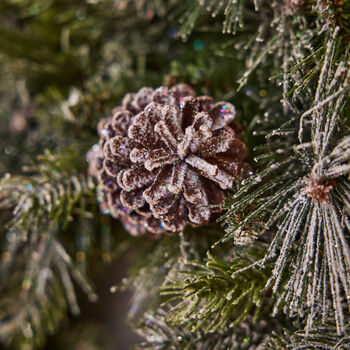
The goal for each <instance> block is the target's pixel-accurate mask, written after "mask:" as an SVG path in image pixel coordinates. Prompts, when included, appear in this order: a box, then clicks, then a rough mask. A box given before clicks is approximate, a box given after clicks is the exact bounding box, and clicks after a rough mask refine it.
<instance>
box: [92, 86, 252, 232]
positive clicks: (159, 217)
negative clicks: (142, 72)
mask: <svg viewBox="0 0 350 350" xmlns="http://www.w3.org/2000/svg"><path fill="white" fill-rule="evenodd" d="M194 96H195V94H194V92H193V90H192V89H191V88H190V87H189V86H187V85H183V84H180V85H175V86H174V87H173V88H172V89H171V90H170V91H168V89H167V88H165V87H160V88H158V89H157V90H153V89H151V88H142V89H141V90H140V91H139V92H138V93H136V94H128V95H127V96H126V97H125V98H124V100H123V104H122V106H121V107H117V108H116V109H115V110H114V111H113V114H112V116H111V117H108V118H106V119H104V120H102V121H101V122H100V124H99V127H98V130H99V135H100V143H99V145H95V146H94V147H93V149H92V151H90V153H89V154H88V160H89V162H90V168H89V171H90V173H91V174H92V175H94V176H96V177H97V178H98V180H99V183H100V185H101V188H100V190H99V200H100V202H101V206H102V209H103V210H105V211H110V213H111V215H112V216H114V217H116V218H119V219H121V221H122V222H123V223H124V225H125V226H126V228H127V229H128V230H129V231H130V233H132V234H135V235H136V234H141V233H145V232H150V233H153V234H160V233H166V232H177V231H180V230H182V229H183V228H184V227H185V226H186V224H187V223H192V224H196V225H200V224H204V223H207V222H210V221H211V220H213V219H214V218H215V212H217V211H220V205H221V204H222V203H223V201H224V191H223V190H225V189H229V188H231V187H232V185H233V182H234V180H235V178H237V177H240V176H242V175H247V173H249V172H250V167H249V165H248V164H247V163H245V162H244V158H245V155H246V147H245V145H244V144H243V143H242V141H241V140H240V139H239V136H240V134H241V128H240V126H239V125H238V124H236V123H233V119H234V117H235V109H234V107H233V105H231V104H230V103H227V102H218V103H215V102H214V100H213V99H212V98H210V97H208V96H200V97H197V98H195V97H194ZM228 125H230V126H228ZM213 208H214V209H213Z"/></svg>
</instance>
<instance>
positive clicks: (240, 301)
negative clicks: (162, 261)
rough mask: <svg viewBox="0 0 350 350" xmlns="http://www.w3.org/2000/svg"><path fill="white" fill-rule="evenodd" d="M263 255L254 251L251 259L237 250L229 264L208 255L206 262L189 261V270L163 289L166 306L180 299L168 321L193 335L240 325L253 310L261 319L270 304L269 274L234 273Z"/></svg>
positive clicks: (183, 271)
mask: <svg viewBox="0 0 350 350" xmlns="http://www.w3.org/2000/svg"><path fill="white" fill-rule="evenodd" d="M248 254H249V252H248ZM259 254H261V252H259V250H257V251H251V252H250V255H251V256H249V255H246V254H243V252H242V253H239V252H238V251H235V252H234V253H233V257H232V256H230V259H229V262H226V261H222V260H219V259H218V258H216V257H214V256H213V255H212V254H210V253H208V257H207V258H206V259H205V260H204V262H203V263H202V262H198V261H187V263H186V266H187V268H186V269H184V270H181V271H179V272H178V273H177V274H175V276H174V277H172V278H169V276H168V278H167V281H168V282H167V283H166V284H165V285H164V286H163V287H162V288H161V295H163V296H166V297H167V298H168V299H167V300H166V301H165V304H169V303H171V302H172V301H173V300H178V299H180V300H179V302H178V303H176V304H175V305H174V306H172V307H171V308H170V310H169V311H168V316H167V319H168V321H169V322H170V323H171V324H175V325H176V324H183V325H184V326H186V328H188V329H189V330H190V331H191V332H195V331H198V330H202V331H203V332H204V333H208V332H209V333H211V332H215V331H216V330H217V329H219V328H224V327H226V326H227V325H229V327H234V326H236V325H237V324H239V323H240V322H241V321H242V320H243V319H244V318H245V317H246V315H247V314H248V313H250V312H252V310H255V317H257V316H258V314H259V312H260V308H261V307H262V306H263V304H266V303H265V302H264V299H265V297H264V294H263V293H262V290H263V288H264V285H265V283H266V281H267V276H268V272H267V271H260V270H255V269H254V270H247V272H246V273H244V274H243V273H242V274H238V275H236V276H235V277H232V273H233V272H234V271H237V270H240V269H242V268H244V267H246V266H249V265H251V263H252V261H254V259H253V258H252V256H255V258H256V256H257V255H258V256H259ZM260 256H261V255H260Z"/></svg>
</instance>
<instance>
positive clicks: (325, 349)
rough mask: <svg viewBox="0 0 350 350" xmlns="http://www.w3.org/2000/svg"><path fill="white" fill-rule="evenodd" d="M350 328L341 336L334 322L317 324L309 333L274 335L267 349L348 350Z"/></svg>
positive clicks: (289, 332)
mask: <svg viewBox="0 0 350 350" xmlns="http://www.w3.org/2000/svg"><path fill="white" fill-rule="evenodd" d="M349 331H350V329H349V326H347V327H346V333H345V334H342V335H339V334H337V329H336V326H335V324H334V321H333V322H332V320H328V321H327V323H325V324H317V325H315V327H314V328H312V329H310V330H309V331H308V332H307V333H305V332H303V331H296V332H294V333H293V332H291V331H287V330H285V331H284V332H283V333H282V335H276V334H274V335H273V336H272V338H271V340H270V342H269V345H268V346H267V349H271V350H272V349H273V350H282V349H283V350H284V349H292V350H301V349H310V350H311V349H315V350H316V349H318V350H319V349H322V350H337V349H339V350H340V349H344V350H345V349H348V348H349V344H350V337H349V336H348V334H349Z"/></svg>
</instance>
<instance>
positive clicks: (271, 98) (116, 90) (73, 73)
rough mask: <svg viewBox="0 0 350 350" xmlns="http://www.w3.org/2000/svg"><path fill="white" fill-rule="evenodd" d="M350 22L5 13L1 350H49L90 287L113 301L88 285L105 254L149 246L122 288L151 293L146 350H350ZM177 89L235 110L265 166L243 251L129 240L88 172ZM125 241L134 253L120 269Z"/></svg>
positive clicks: (261, 15) (232, 229)
mask: <svg viewBox="0 0 350 350" xmlns="http://www.w3.org/2000/svg"><path fill="white" fill-rule="evenodd" d="M349 6H350V2H349V0H344V1H335V0H334V1H331V0H329V1H328V0H326V1H323V0H305V1H299V2H296V1H287V0H283V1H277V0H273V1H265V0H255V1H253V0H251V1H243V0H237V1H229V0H224V1H221V0H195V1H192V0H186V1H177V0H168V1H162V0H151V1H146V0H140V1H139V0H121V1H114V0H86V1H85V0H73V1H67V0H49V1H44V0H34V1H29V0H2V1H1V3H0V33H1V35H0V73H1V76H2V80H1V82H0V147H1V148H2V149H4V151H5V152H3V153H2V154H0V173H1V174H5V173H9V174H6V175H4V177H3V178H2V180H1V181H0V207H1V215H0V224H1V225H2V227H3V229H2V232H1V233H2V235H1V237H0V249H1V260H2V261H1V265H0V286H1V287H0V298H1V299H0V310H1V311H0V339H1V341H3V342H4V343H6V344H8V346H9V347H10V348H15V349H21V350H27V349H35V348H40V346H43V345H44V344H45V339H46V336H47V334H51V333H52V332H54V331H55V330H56V329H57V328H58V326H59V324H60V322H61V320H63V319H64V318H65V317H66V315H67V313H69V312H70V313H72V314H78V312H79V306H78V303H77V300H76V299H77V298H76V293H75V288H74V286H75V285H77V286H80V287H81V288H82V289H83V290H84V291H85V292H86V293H87V294H88V296H90V299H91V300H95V299H96V296H95V294H94V292H93V289H92V287H91V283H90V282H89V279H88V278H87V277H86V276H87V275H89V273H90V272H91V271H94V268H91V267H92V265H95V264H94V263H95V255H94V251H95V250H97V249H98V247H96V244H95V243H97V241H98V239H97V238H101V240H102V243H101V245H102V246H103V247H104V249H106V251H108V253H107V252H106V253H105V254H104V255H103V256H104V259H105V261H108V260H110V259H111V258H112V257H113V256H115V255H117V254H118V252H121V251H126V250H127V249H128V248H129V247H130V246H137V253H138V254H137V255H136V259H137V263H136V264H135V265H136V266H134V269H132V272H131V273H130V277H129V278H127V279H125V280H124V282H123V283H122V288H131V289H132V290H133V296H132V300H131V310H130V313H129V316H130V319H131V321H132V322H133V323H138V327H139V328H138V332H139V334H141V335H142V336H143V337H144V338H145V340H146V341H145V343H143V344H142V345H140V348H145V349H227V348H233V349H262V348H266V347H267V343H268V342H269V338H270V336H271V334H272V331H274V332H275V333H276V335H274V336H273V337H272V339H271V340H270V345H269V346H270V348H271V349H288V348H290V349H301V348H303V349H305V348H306V349H309V348H310V349H313V348H315V349H317V348H320V349H322V348H324V349H342V348H346V347H347V346H348V344H349V341H348V338H347V337H346V334H347V333H348V332H349V330H348V323H349V316H348V313H347V312H346V311H345V309H346V307H348V306H349V305H348V303H349V299H348V298H347V299H346V296H348V295H349V292H350V285H349V283H350V282H349V277H348V276H349V274H350V260H349V259H350V258H349V256H350V255H349V229H350V222H349V213H350V192H349V191H350V186H349V181H348V180H349V171H350V155H349V149H350V141H349V140H350V139H349V136H348V130H347V128H348V127H349V115H350V113H349V111H350V107H349V103H348V99H349V95H348V92H349V84H350V82H349V45H348V44H349V30H350V29H349V24H348V23H349V18H350V17H349V12H350V7H349ZM177 20H179V21H180V24H179V23H178V22H177ZM337 26H339V28H338V27H337ZM335 28H337V29H335ZM231 34H234V35H231ZM177 36H179V37H181V38H182V39H186V40H187V42H181V41H180V40H176V37H177ZM176 82H185V83H189V84H191V85H192V87H193V88H194V89H195V90H196V91H197V92H198V93H201V94H208V95H210V96H213V97H214V98H215V99H218V100H219V99H222V100H230V101H231V102H233V104H234V105H235V107H236V109H237V119H238V121H239V122H240V123H241V124H242V126H243V129H244V135H243V138H244V140H245V142H246V144H247V146H248V151H249V156H248V157H249V158H250V159H251V160H252V159H253V152H252V151H253V149H254V147H255V146H257V147H256V152H257V154H255V155H256V160H257V162H256V163H255V166H254V168H255V169H254V171H255V175H254V176H252V177H251V178H249V179H246V180H244V181H243V182H242V183H241V184H237V187H239V188H240V189H239V190H238V191H237V192H236V193H234V191H232V192H230V193H229V194H228V197H227V201H226V204H225V210H226V213H225V215H224V216H223V218H222V221H223V222H224V224H225V229H226V234H222V232H221V230H220V229H219V228H218V227H212V228H210V229H204V228H196V229H188V230H186V232H185V233H182V234H181V235H180V238H179V237H177V236H175V237H165V238H162V239H160V240H159V241H150V240H149V239H147V238H140V239H139V238H137V239H134V238H128V236H124V235H123V231H122V229H121V228H120V226H119V225H117V224H116V223H115V222H113V221H112V222H110V221H109V219H108V218H107V217H101V216H100V215H99V214H98V212H97V208H96V200H95V184H94V183H93V182H92V181H91V178H90V177H89V176H87V175H86V174H85V173H86V162H85V154H86V152H87V150H88V149H89V148H90V147H91V145H92V144H93V143H94V142H96V140H97V135H96V125H97V123H98V121H99V120H100V119H101V118H104V117H106V116H107V115H109V113H110V112H111V110H112V109H113V108H114V107H115V106H116V105H118V104H119V103H120V101H121V98H122V97H123V96H124V95H125V94H126V93H127V92H132V91H136V90H138V89H139V88H140V87H142V86H152V87H156V86H159V85H160V84H165V85H172V84H174V83H176ZM239 88H240V91H237V90H238V89H239ZM270 130H273V131H272V132H271V131H270ZM253 134H254V135H255V136H254V135H253ZM259 136H266V138H265V139H263V138H262V137H259ZM46 149H50V150H51V151H45V150H46ZM37 154H43V155H42V156H40V157H39V158H38V162H37V163H36V164H33V165H32V166H30V167H28V166H24V165H26V164H29V163H30V162H32V160H33V159H35V156H36V155H37ZM10 174H11V175H10ZM313 178H316V180H317V181H318V183H317V182H316V185H317V186H319V188H321V189H322V188H323V190H324V189H325V188H327V191H328V190H329V193H327V195H326V197H325V198H326V199H325V200H322V201H318V200H316V201H315V199H314V198H316V197H317V194H315V186H316V185H315V182H314V183H313V182H312V181H311V180H312V179H313ZM322 186H323V187H322ZM313 191H314V192H313ZM312 195H313V196H314V197H313V196H312ZM111 223H112V224H111ZM190 231H193V232H190ZM111 232H116V233H117V235H118V238H117V239H118V241H119V242H120V243H121V244H119V246H118V248H117V249H115V250H112V251H111V252H110V251H109V249H110V246H111V244H110V240H111ZM99 236H100V237H99ZM232 239H233V240H234V243H235V244H236V245H241V246H242V245H243V246H246V245H248V244H252V248H247V247H243V248H242V247H234V248H233V247H232V246H231V243H232ZM257 239H258V240H259V241H260V242H254V243H252V242H253V241H255V240H257ZM215 241H219V242H221V243H223V242H226V243H225V244H220V245H216V246H215V250H213V247H212V244H213V242H215ZM257 247H260V248H257ZM256 249H257V250H256ZM229 252H231V253H230V257H228V254H229ZM74 255H75V257H74ZM205 256H206V258H204V257H205ZM160 291H161V294H162V296H160V295H159V292H160ZM269 293H272V294H273V295H272V296H271V295H270V294H269ZM162 301H165V303H166V305H165V306H163V307H162V308H159V304H160V303H161V302H162ZM280 310H283V311H284V313H285V315H287V317H288V319H285V318H284V317H285V316H284V315H283V314H282V313H281V312H280ZM271 313H274V315H275V317H276V318H275V319H272V318H271V317H270V316H271ZM294 318H298V319H299V323H298V324H297V325H292V324H291V323H290V319H294ZM322 322H323V324H322ZM282 327H284V328H285V329H286V331H285V332H284V333H283V334H281V328H282ZM303 327H305V328H306V331H304V330H302V328H303ZM295 328H297V329H296V330H295ZM342 332H343V333H342ZM78 333H81V334H85V333H84V331H83V330H81V331H80V330H79V331H78ZM89 333H92V332H89ZM78 336H79V334H78ZM76 337H77V334H73V335H72V337H70V336H69V335H67V336H65V338H67V339H68V338H69V340H72V341H71V342H69V341H67V342H62V344H65V345H62V346H63V347H64V346H65V347H73V346H76V344H78V343H76V342H75V341H74V340H75V339H76ZM82 337H85V335H82ZM97 343H99V344H101V345H100V347H104V346H106V345H105V344H103V342H100V341H99V339H97ZM85 345H86V344H85ZM83 346H84V344H83Z"/></svg>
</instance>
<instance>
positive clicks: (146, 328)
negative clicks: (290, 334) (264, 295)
mask: <svg viewBox="0 0 350 350" xmlns="http://www.w3.org/2000/svg"><path fill="white" fill-rule="evenodd" d="M167 312H168V309H167V308H163V309H158V310H157V312H155V313H154V314H150V313H147V314H145V316H144V319H143V320H141V321H140V322H139V324H138V327H139V328H138V330H137V331H138V333H139V334H140V335H141V336H142V337H144V338H145V339H146V341H145V342H143V343H141V344H139V345H138V346H137V349H149V350H154V349H156V350H167V349H170V350H175V349H181V350H192V349H196V350H206V349H214V350H227V349H237V350H244V349H250V350H258V349H263V348H264V347H265V346H266V345H267V343H268V340H269V336H270V334H271V330H272V329H276V328H279V326H278V325H277V324H276V322H275V321H274V320H273V319H270V318H269V317H268V316H267V315H265V316H264V320H259V321H255V322H254V321H253V318H252V316H248V317H246V319H245V320H244V321H242V322H241V323H240V324H239V325H237V326H235V327H227V328H225V329H224V330H218V331H216V332H214V333H205V332H202V331H196V332H190V331H189V330H187V329H186V328H184V327H181V326H180V325H172V324H170V323H169V322H168V321H167Z"/></svg>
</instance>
